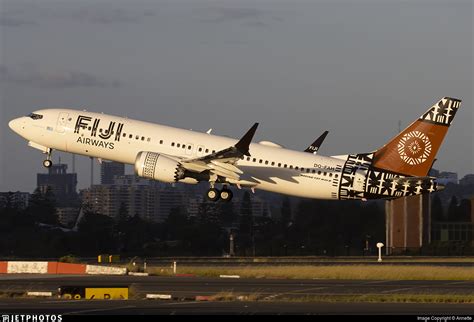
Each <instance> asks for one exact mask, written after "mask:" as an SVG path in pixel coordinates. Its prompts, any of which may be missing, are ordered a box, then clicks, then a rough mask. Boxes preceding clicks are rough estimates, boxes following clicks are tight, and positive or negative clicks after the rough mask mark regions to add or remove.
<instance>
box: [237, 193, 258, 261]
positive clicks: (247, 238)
mask: <svg viewBox="0 0 474 322" xmlns="http://www.w3.org/2000/svg"><path fill="white" fill-rule="evenodd" d="M239 241H240V245H241V249H242V250H243V252H244V253H245V254H246V253H247V251H248V249H249V248H250V247H251V248H252V253H253V254H254V253H255V245H254V234H253V214H252V201H251V199H250V194H249V192H248V191H246V192H245V193H244V196H243V198H242V203H241V205H240V233H239Z"/></svg>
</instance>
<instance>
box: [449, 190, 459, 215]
mask: <svg viewBox="0 0 474 322" xmlns="http://www.w3.org/2000/svg"><path fill="white" fill-rule="evenodd" d="M457 212H458V198H456V196H452V197H451V201H450V202H449V206H448V221H457V217H458V216H457Z"/></svg>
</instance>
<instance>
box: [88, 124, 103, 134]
mask: <svg viewBox="0 0 474 322" xmlns="http://www.w3.org/2000/svg"><path fill="white" fill-rule="evenodd" d="M84 128H86V127H85V126H84ZM99 132H100V133H102V129H99Z"/></svg>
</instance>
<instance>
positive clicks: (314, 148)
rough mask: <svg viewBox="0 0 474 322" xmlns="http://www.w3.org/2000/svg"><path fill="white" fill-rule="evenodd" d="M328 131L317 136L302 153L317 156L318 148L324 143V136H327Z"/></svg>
mask: <svg viewBox="0 0 474 322" xmlns="http://www.w3.org/2000/svg"><path fill="white" fill-rule="evenodd" d="M328 133H329V131H324V132H323V134H321V135H320V136H319V138H317V139H316V140H314V142H313V143H311V145H310V146H308V147H307V148H306V149H305V150H304V152H308V153H313V154H318V151H319V148H320V147H321V145H322V144H323V142H324V139H326V136H327V135H328Z"/></svg>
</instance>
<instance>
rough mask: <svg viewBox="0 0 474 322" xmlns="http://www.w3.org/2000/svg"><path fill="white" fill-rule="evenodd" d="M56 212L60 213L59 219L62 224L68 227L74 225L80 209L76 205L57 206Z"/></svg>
mask: <svg viewBox="0 0 474 322" xmlns="http://www.w3.org/2000/svg"><path fill="white" fill-rule="evenodd" d="M56 213H57V215H58V221H59V223H60V224H61V225H64V226H66V227H72V226H73V225H74V224H75V222H76V220H77V216H78V215H79V209H78V208H75V207H59V208H56Z"/></svg>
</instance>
